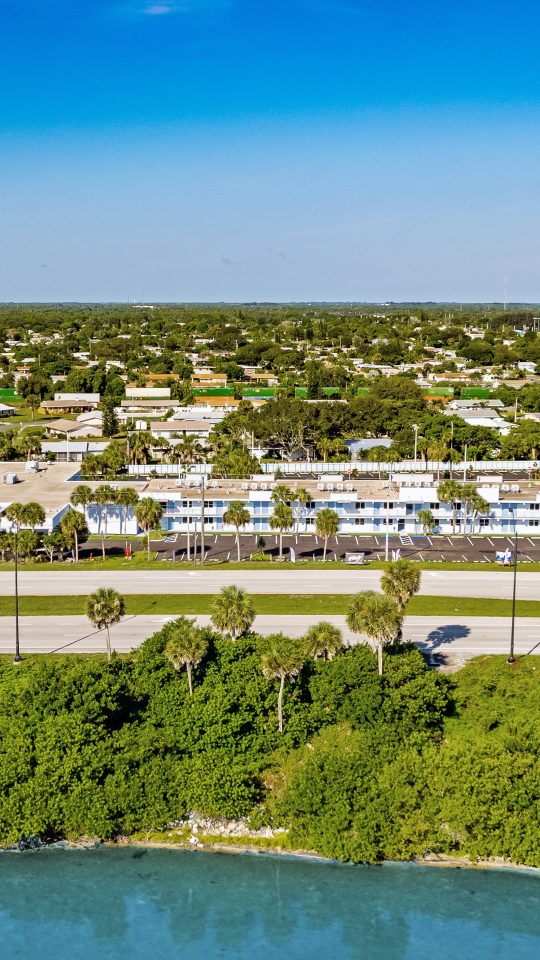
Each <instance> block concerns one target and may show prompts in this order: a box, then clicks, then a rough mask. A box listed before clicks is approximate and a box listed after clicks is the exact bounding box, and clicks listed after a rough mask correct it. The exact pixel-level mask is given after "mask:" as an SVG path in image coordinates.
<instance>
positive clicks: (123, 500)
mask: <svg viewBox="0 0 540 960" xmlns="http://www.w3.org/2000/svg"><path fill="white" fill-rule="evenodd" d="M138 502H139V494H138V493H137V491H136V490H135V489H134V488H133V487H121V488H120V490H118V491H117V494H116V503H117V504H118V506H119V507H120V509H121V514H120V533H122V526H123V527H124V532H125V530H126V528H127V519H128V512H129V510H133V508H134V507H136V506H137V503H138Z"/></svg>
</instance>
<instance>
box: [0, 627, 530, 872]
mask: <svg viewBox="0 0 540 960" xmlns="http://www.w3.org/2000/svg"><path fill="white" fill-rule="evenodd" d="M185 626H186V625H185ZM186 629H188V628H187V626H186ZM182 630H183V631H184V632H183V633H182ZM182 630H181V631H180V633H178V629H177V628H176V627H175V625H167V626H166V627H164V629H163V630H161V631H160V632H159V633H157V634H155V635H154V636H153V637H152V638H150V639H149V640H148V641H146V643H145V644H144V645H143V647H142V648H141V649H140V650H139V651H138V652H137V653H136V654H134V655H131V656H128V657H125V658H121V659H120V658H116V657H113V659H112V661H111V662H110V663H108V662H107V661H106V660H105V658H101V657H92V658H87V659H83V658H71V657H69V658H68V657H66V658H52V657H51V658H37V657H36V658H34V659H32V658H29V659H28V660H26V661H25V662H24V663H23V664H22V665H21V666H20V667H15V666H13V665H12V664H10V663H7V662H5V661H3V662H1V663H0V730H1V738H0V744H1V746H0V839H1V840H2V841H3V842H15V841H17V840H19V839H20V838H21V837H28V836H30V835H33V836H36V835H38V836H41V837H43V838H47V839H51V838H54V837H70V838H74V837H79V836H81V835H86V836H100V837H104V838H106V837H114V836H117V835H119V834H130V833H133V832H135V831H140V830H160V829H163V828H164V827H166V825H167V824H169V823H171V822H175V821H178V820H179V819H181V818H182V817H183V816H185V815H186V814H187V813H188V812H189V811H198V812H200V813H202V814H205V815H209V816H224V817H237V816H251V820H252V823H253V824H254V825H257V824H262V823H271V824H273V825H274V826H285V827H287V828H288V829H289V831H290V841H291V842H293V843H294V844H295V845H297V846H299V847H302V848H305V847H309V848H311V849H315V850H318V851H320V852H321V853H323V854H326V855H328V856H333V857H339V858H340V859H344V860H368V861H377V860H380V859H381V858H383V857H407V858H408V857H412V856H417V855H422V854H424V853H426V852H427V851H428V850H436V851H440V852H448V853H457V854H469V855H471V856H481V857H488V856H505V857H512V858H513V859H514V860H516V861H519V862H522V863H531V864H540V845H539V841H538V831H537V822H538V802H539V789H540V788H539V772H540V771H539V766H538V748H539V746H540V729H539V724H538V682H539V681H538V676H537V674H536V672H535V667H534V662H533V659H532V658H531V659H526V658H525V659H522V660H521V661H519V662H518V664H517V665H516V667H515V668H512V669H511V668H509V667H508V666H507V665H506V664H505V663H504V662H503V660H502V659H501V658H484V659H482V660H481V661H477V662H475V663H473V664H471V665H470V666H469V667H467V668H466V669H465V670H463V671H462V672H461V673H460V674H458V675H457V677H456V679H455V680H450V679H448V678H445V677H443V676H441V675H439V674H437V673H435V672H434V671H430V670H428V669H427V668H426V666H425V664H424V661H423V659H422V657H421V654H420V653H419V652H418V650H416V649H415V648H409V647H399V646H398V647H395V648H390V649H388V648H387V650H386V652H385V655H384V661H385V663H384V675H383V676H382V677H380V676H379V675H378V673H377V663H376V657H375V655H374V654H373V653H372V652H371V651H370V650H369V649H368V648H367V647H364V646H358V647H356V648H354V649H350V650H347V651H346V652H337V653H336V655H335V656H333V659H331V660H330V659H324V655H325V654H324V649H323V648H324V644H322V640H321V643H318V644H314V638H313V637H311V638H310V640H309V652H310V653H311V655H312V656H313V655H315V656H316V655H319V658H318V659H316V660H313V659H311V657H310V656H308V651H307V647H304V648H302V647H301V646H300V645H298V644H292V645H291V647H290V650H289V651H283V650H282V649H281V648H282V647H283V640H282V639H281V638H280V637H274V638H270V639H269V640H265V639H262V638H260V637H258V636H256V635H248V636H247V637H244V638H241V639H237V640H231V639H229V638H224V637H221V636H219V635H215V634H211V633H209V632H207V631H201V632H200V635H199V636H200V639H199V641H198V642H197V644H196V645H195V646H196V649H193V650H191V653H190V652H189V648H188V652H187V653H186V649H185V637H184V634H185V632H186V630H185V629H184V628H182ZM188 632H189V630H188ZM203 635H204V636H203ZM182 637H184V640H182ZM334 652H335V647H334V646H333V647H332V653H334ZM285 654H287V656H285ZM186 657H188V659H189V658H190V659H191V662H192V665H193V668H192V670H191V672H190V680H191V679H192V695H190V692H189V687H188V682H189V681H188V673H187V670H186V669H183V668H182V664H186V662H187V660H186ZM280 671H283V679H282V682H280V681H279V676H280ZM191 673H192V677H191ZM280 690H281V691H283V690H284V691H285V696H284V698H283V721H284V722H283V733H280V732H279V729H278V723H277V700H278V694H279V692H280Z"/></svg>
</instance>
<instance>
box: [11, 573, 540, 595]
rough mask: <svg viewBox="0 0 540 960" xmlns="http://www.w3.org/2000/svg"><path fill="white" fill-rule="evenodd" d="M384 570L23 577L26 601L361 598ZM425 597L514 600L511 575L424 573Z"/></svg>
mask: <svg viewBox="0 0 540 960" xmlns="http://www.w3.org/2000/svg"><path fill="white" fill-rule="evenodd" d="M380 576H381V573H380V571H379V570H369V569H364V570H362V569H359V568H357V567H356V568H355V567H352V568H351V569H347V570H275V569H270V570H268V571H267V570H228V571H227V570H204V571H203V570H181V569H179V568H175V569H171V568H168V569H164V570H125V571H124V570H111V571H107V570H101V571H100V570H95V571H90V570H88V571H87V570H82V571H78V570H77V571H75V570H73V571H69V570H66V571H65V572H64V571H63V570H62V571H60V570H51V571H48V570H46V569H45V570H43V571H41V570H40V571H25V570H24V568H23V569H22V570H20V571H19V592H20V594H21V595H22V596H68V595H69V596H73V595H83V596H86V595H88V594H89V593H92V592H93V591H94V590H97V589H98V587H114V589H115V590H118V591H119V592H120V593H122V594H159V593H173V594H201V593H206V594H211V593H217V592H218V591H219V590H220V589H221V588H222V587H224V586H228V585H230V584H236V585H237V586H241V587H244V588H245V589H246V590H247V591H248V593H318V594H323V593H357V592H358V591H360V590H373V589H377V588H378V585H379V581H380ZM420 592H421V593H422V594H426V595H430V596H447V597H485V598H493V599H496V598H502V599H505V598H506V599H510V598H511V596H512V573H511V571H508V570H491V571H483V572H482V571H481V570H478V571H477V570H473V571H466V570H463V571H461V570H424V571H423V572H422V586H421V590H420ZM12 593H13V573H4V572H2V573H0V596H9V595H11V594H12ZM517 596H518V598H519V599H521V600H540V573H522V572H521V571H520V572H519V574H518V578H517Z"/></svg>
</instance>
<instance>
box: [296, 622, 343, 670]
mask: <svg viewBox="0 0 540 960" xmlns="http://www.w3.org/2000/svg"><path fill="white" fill-rule="evenodd" d="M304 645H305V650H306V653H307V654H308V656H309V657H312V658H313V660H317V658H318V657H322V658H323V660H333V658H334V657H335V656H336V654H337V653H339V651H340V650H342V649H343V636H342V633H341V630H339V629H338V627H335V626H334V624H333V623H328V621H326V620H321V622H320V623H314V624H313V626H312V627H310V628H309V630H308V632H307V633H306V635H305V637H304Z"/></svg>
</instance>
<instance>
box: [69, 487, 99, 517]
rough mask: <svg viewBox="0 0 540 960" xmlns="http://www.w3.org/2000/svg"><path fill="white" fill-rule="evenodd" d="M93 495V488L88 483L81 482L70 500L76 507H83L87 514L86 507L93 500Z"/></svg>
mask: <svg viewBox="0 0 540 960" xmlns="http://www.w3.org/2000/svg"><path fill="white" fill-rule="evenodd" d="M93 496H94V494H93V492H92V488H91V487H89V486H88V484H87V483H79V484H77V486H76V487H75V489H74V491H73V493H72V494H71V497H70V500H71V502H72V504H73V506H74V507H82V510H83V513H84V514H85V515H86V508H87V506H88V504H90V503H92V502H93Z"/></svg>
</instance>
